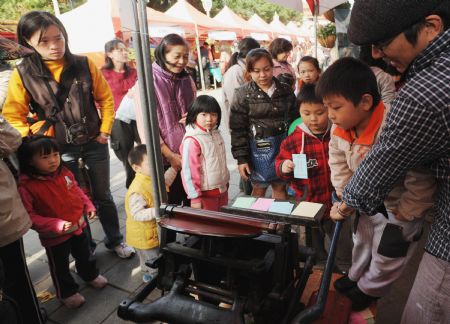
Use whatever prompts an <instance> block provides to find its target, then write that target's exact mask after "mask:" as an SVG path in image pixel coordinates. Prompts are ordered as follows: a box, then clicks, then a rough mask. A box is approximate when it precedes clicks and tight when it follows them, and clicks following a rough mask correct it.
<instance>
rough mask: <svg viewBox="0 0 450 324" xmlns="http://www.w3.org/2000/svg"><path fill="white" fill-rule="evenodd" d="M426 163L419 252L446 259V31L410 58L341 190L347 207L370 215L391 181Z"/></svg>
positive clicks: (449, 193)
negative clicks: (431, 194) (426, 222)
mask: <svg viewBox="0 0 450 324" xmlns="http://www.w3.org/2000/svg"><path fill="white" fill-rule="evenodd" d="M419 165H423V166H428V167H430V168H431V169H432V170H433V172H434V176H435V177H436V180H437V183H438V188H437V194H436V198H435V206H434V223H433V225H432V228H431V232H430V235H429V238H428V242H427V245H426V247H425V250H426V251H427V252H429V253H430V254H432V255H434V256H436V257H438V258H440V259H442V260H445V261H448V262H450V30H446V31H445V32H444V33H443V34H441V35H440V36H439V37H437V38H436V39H435V40H434V41H433V42H432V43H430V44H429V45H428V47H427V48H426V49H425V50H424V51H423V52H422V53H421V54H420V55H419V56H418V57H417V58H416V59H415V60H414V62H413V63H412V64H411V66H410V68H409V69H408V72H407V75H406V84H405V86H404V87H403V88H402V90H401V91H400V93H399V94H398V96H397V98H396V99H395V100H394V101H393V102H392V106H391V110H390V112H389V114H388V117H387V121H386V125H385V127H384V128H383V132H382V134H381V135H380V139H379V141H378V142H377V143H376V144H375V145H374V146H373V148H372V150H371V151H370V153H369V154H368V155H367V157H366V158H365V159H364V161H363V162H362V163H361V165H360V166H359V168H358V170H357V171H356V172H355V174H354V175H353V177H352V179H351V181H350V182H349V183H348V185H347V186H346V188H345V190H344V195H343V199H344V201H345V202H346V204H348V205H349V206H352V207H354V208H356V209H359V210H361V211H364V212H366V213H368V214H374V213H375V210H376V208H377V206H379V205H381V204H382V202H383V200H384V199H385V197H386V196H387V194H388V193H389V192H390V190H391V189H392V187H393V185H394V183H395V182H396V181H397V180H398V179H400V178H401V177H403V176H404V175H405V173H406V171H408V170H409V169H411V168H413V167H415V166H419Z"/></svg>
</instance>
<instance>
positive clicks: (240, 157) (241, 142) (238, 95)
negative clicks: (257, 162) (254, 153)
mask: <svg viewBox="0 0 450 324" xmlns="http://www.w3.org/2000/svg"><path fill="white" fill-rule="evenodd" d="M273 80H274V82H275V85H276V89H275V92H274V93H273V95H272V97H269V96H268V95H267V93H266V92H264V91H263V90H261V88H259V87H258V85H257V84H256V83H255V82H253V81H251V82H248V83H246V84H244V85H243V86H241V87H239V88H238V89H236V90H235V91H236V92H235V95H234V99H233V102H232V103H231V115H230V130H231V152H232V153H233V157H234V158H235V159H236V160H237V161H238V164H243V163H249V162H250V156H249V155H250V149H249V140H250V139H252V138H262V137H267V136H274V135H278V134H281V133H283V132H286V129H287V128H286V127H288V126H289V125H290V123H291V122H292V121H293V120H294V119H295V118H297V117H298V114H299V113H298V109H297V107H296V105H295V95H294V92H293V90H292V88H291V87H289V86H288V85H286V84H284V83H280V82H279V81H278V80H277V79H276V78H273Z"/></svg>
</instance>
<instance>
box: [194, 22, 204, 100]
mask: <svg viewBox="0 0 450 324" xmlns="http://www.w3.org/2000/svg"><path fill="white" fill-rule="evenodd" d="M195 45H196V46H197V59H198V69H199V72H200V84H201V85H202V90H203V91H204V90H206V86H205V75H204V74H203V64H202V54H201V53H200V34H199V32H198V26H197V24H195Z"/></svg>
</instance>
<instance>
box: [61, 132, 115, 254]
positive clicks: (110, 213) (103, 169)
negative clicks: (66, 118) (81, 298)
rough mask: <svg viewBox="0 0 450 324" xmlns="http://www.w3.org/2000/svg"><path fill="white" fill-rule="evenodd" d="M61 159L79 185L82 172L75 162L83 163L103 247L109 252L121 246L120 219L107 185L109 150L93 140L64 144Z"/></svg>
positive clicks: (105, 145)
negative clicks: (101, 230)
mask: <svg viewBox="0 0 450 324" xmlns="http://www.w3.org/2000/svg"><path fill="white" fill-rule="evenodd" d="M61 157H62V160H63V161H64V163H65V165H66V166H67V167H68V168H69V169H70V171H72V173H73V174H74V176H75V179H76V180H77V181H78V182H80V180H81V177H82V175H81V172H80V169H79V168H78V159H79V158H82V159H83V161H84V163H85V164H86V166H87V168H88V170H87V172H88V175H89V181H90V184H91V195H92V199H93V201H94V204H95V206H96V208H97V216H98V218H99V219H100V223H101V224H102V227H103V231H104V232H105V234H106V238H105V246H106V247H107V248H108V249H112V248H114V247H116V246H117V245H119V244H120V243H122V241H123V236H122V234H121V233H120V227H119V216H118V215H117V208H116V205H115V203H114V200H113V197H112V195H111V190H110V187H109V186H110V184H109V151H108V144H100V143H99V142H97V141H96V140H95V139H94V140H91V141H89V142H88V143H86V144H84V145H72V144H68V145H63V146H62V156H61Z"/></svg>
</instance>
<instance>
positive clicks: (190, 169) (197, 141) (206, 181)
mask: <svg viewBox="0 0 450 324" xmlns="http://www.w3.org/2000/svg"><path fill="white" fill-rule="evenodd" d="M180 152H181V159H182V169H181V179H182V180H183V186H184V190H185V191H186V193H187V195H188V197H189V199H191V200H192V202H193V203H196V202H199V200H200V197H201V196H208V197H212V196H214V197H217V196H219V195H220V194H221V193H223V192H225V191H227V190H228V182H229V180H230V173H229V171H228V168H227V162H226V155H225V145H224V141H223V138H222V135H220V132H219V131H218V130H217V129H214V130H212V131H210V132H207V131H206V130H204V129H203V128H201V127H200V126H198V125H196V126H195V127H192V126H190V125H188V126H187V127H186V135H185V137H184V139H183V142H182V144H181V147H180Z"/></svg>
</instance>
